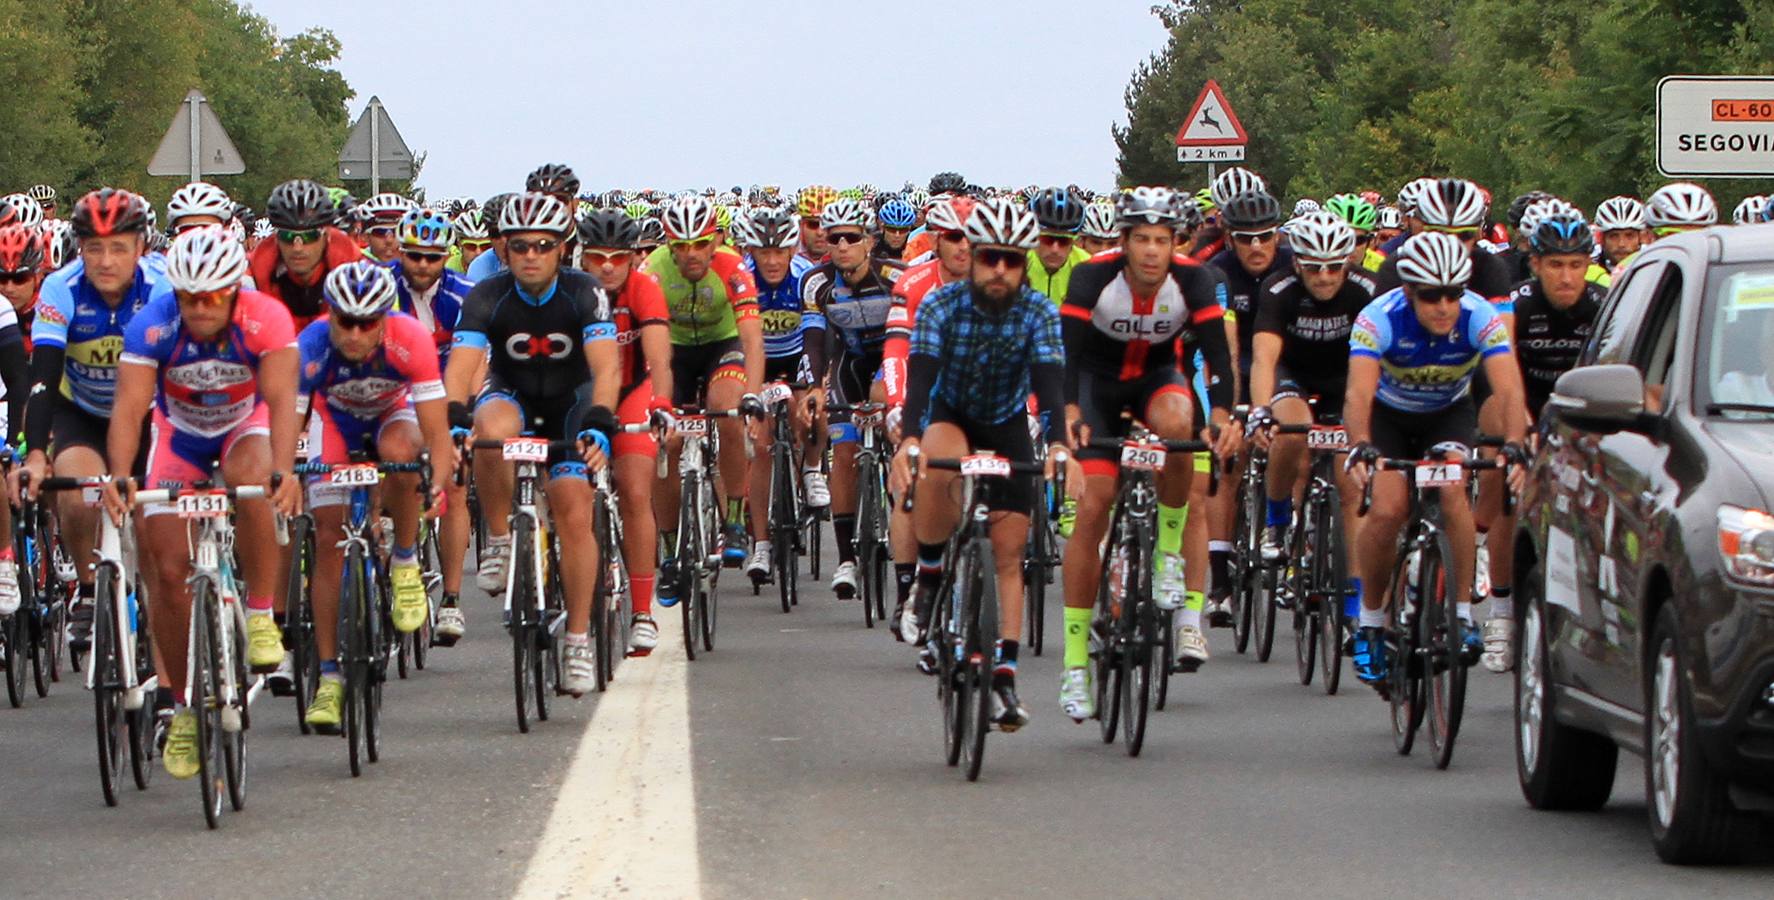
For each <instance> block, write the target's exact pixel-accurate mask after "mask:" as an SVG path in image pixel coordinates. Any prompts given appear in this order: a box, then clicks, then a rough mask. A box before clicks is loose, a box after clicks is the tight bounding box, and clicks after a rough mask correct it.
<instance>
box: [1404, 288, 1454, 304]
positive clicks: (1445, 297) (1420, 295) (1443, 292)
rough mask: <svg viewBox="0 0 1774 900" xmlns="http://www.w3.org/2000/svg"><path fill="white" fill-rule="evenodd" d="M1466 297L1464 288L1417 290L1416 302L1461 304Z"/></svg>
mask: <svg viewBox="0 0 1774 900" xmlns="http://www.w3.org/2000/svg"><path fill="white" fill-rule="evenodd" d="M1464 296H1466V289H1465V288H1463V287H1438V288H1417V293H1416V300H1417V302H1418V303H1438V304H1439V303H1459V302H1460V298H1461V297H1464Z"/></svg>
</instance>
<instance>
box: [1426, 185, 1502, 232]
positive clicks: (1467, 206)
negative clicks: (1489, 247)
mask: <svg viewBox="0 0 1774 900" xmlns="http://www.w3.org/2000/svg"><path fill="white" fill-rule="evenodd" d="M1485 206H1486V204H1485V199H1484V194H1483V192H1481V191H1480V190H1479V188H1478V185H1476V184H1473V183H1472V182H1470V181H1467V180H1466V179H1464V178H1441V179H1437V180H1435V181H1432V182H1430V183H1428V184H1426V185H1424V186H1423V188H1422V190H1421V191H1420V192H1419V193H1418V194H1417V218H1418V219H1421V220H1422V221H1423V224H1424V225H1425V226H1427V227H1429V228H1451V229H1466V228H1477V227H1478V226H1479V225H1480V224H1482V223H1483V222H1484V217H1485Z"/></svg>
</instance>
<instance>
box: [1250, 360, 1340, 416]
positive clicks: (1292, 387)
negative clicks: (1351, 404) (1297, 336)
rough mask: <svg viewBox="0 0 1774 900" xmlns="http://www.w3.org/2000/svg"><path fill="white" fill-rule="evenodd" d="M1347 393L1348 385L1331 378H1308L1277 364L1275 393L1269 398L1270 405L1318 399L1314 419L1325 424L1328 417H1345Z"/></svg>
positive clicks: (1314, 408)
mask: <svg viewBox="0 0 1774 900" xmlns="http://www.w3.org/2000/svg"><path fill="white" fill-rule="evenodd" d="M1346 393H1347V383H1346V382H1344V381H1341V380H1334V379H1329V378H1308V377H1303V376H1300V375H1297V374H1295V373H1293V372H1291V371H1289V370H1288V368H1287V367H1286V366H1284V365H1282V364H1281V363H1276V364H1275V392H1274V393H1273V394H1271V395H1270V396H1269V405H1270V406H1274V405H1275V403H1276V401H1278V400H1284V399H1288V398H1292V399H1295V400H1300V401H1307V400H1310V399H1311V398H1313V397H1317V398H1318V405H1317V406H1314V407H1313V408H1312V418H1313V419H1315V420H1317V421H1320V422H1323V421H1325V419H1326V418H1327V417H1333V418H1336V419H1341V418H1342V416H1343V395H1344V394H1346Z"/></svg>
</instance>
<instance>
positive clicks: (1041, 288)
mask: <svg viewBox="0 0 1774 900" xmlns="http://www.w3.org/2000/svg"><path fill="white" fill-rule="evenodd" d="M1084 206H1085V204H1084V200H1083V199H1082V198H1080V197H1079V196H1078V195H1076V194H1074V193H1072V192H1070V191H1068V190H1066V189H1065V188H1048V189H1047V190H1044V191H1042V192H1041V193H1039V194H1036V195H1035V199H1034V200H1033V201H1031V202H1030V204H1029V208H1030V209H1032V210H1033V211H1034V213H1035V221H1036V222H1038V223H1040V225H1041V236H1040V238H1038V239H1037V243H1036V244H1035V249H1034V250H1031V251H1029V276H1028V277H1029V287H1032V288H1034V289H1035V291H1036V292H1037V293H1039V294H1041V295H1043V296H1045V297H1046V298H1047V299H1049V300H1052V301H1053V302H1054V304H1055V305H1059V304H1063V303H1065V301H1066V285H1067V284H1068V282H1069V281H1070V280H1071V277H1072V269H1073V268H1074V267H1075V266H1077V265H1078V264H1079V263H1081V262H1083V261H1085V260H1087V259H1089V258H1090V253H1089V252H1087V251H1086V250H1084V249H1083V248H1082V247H1079V246H1078V229H1079V228H1080V227H1081V226H1083V224H1084Z"/></svg>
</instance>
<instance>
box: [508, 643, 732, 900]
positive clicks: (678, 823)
mask: <svg viewBox="0 0 1774 900" xmlns="http://www.w3.org/2000/svg"><path fill="white" fill-rule="evenodd" d="M660 643H661V645H662V646H661V647H660V648H659V649H657V650H654V651H653V653H652V654H651V655H649V656H646V657H641V658H637V659H630V660H627V661H626V662H624V663H623V664H622V666H621V668H620V669H618V670H617V679H616V683H615V684H613V685H611V686H610V691H609V693H606V694H604V695H603V696H602V697H600V698H598V708H597V712H596V713H595V714H594V715H593V716H592V720H591V722H590V724H589V725H588V726H587V727H586V730H585V737H584V738H583V739H582V740H581V741H580V743H579V750H578V752H577V753H576V754H575V755H574V757H573V762H572V765H571V767H570V768H568V770H567V777H566V779H565V780H564V781H563V782H562V784H561V791H560V796H559V797H558V798H557V799H556V800H555V805H554V812H553V813H552V814H550V815H549V818H548V825H547V827H546V828H545V829H544V830H543V833H542V840H541V842H540V843H539V844H538V845H537V847H536V853H535V855H534V856H533V857H531V859H530V865H529V868H528V869H527V870H526V871H525V873H524V880H523V883H522V884H521V885H520V886H519V887H518V891H517V895H516V896H517V897H519V898H536V900H541V898H549V900H554V898H565V897H616V896H627V897H646V898H649V900H651V898H676V897H682V898H696V897H700V896H702V861H701V858H700V857H699V855H698V853H697V840H696V791H695V785H694V783H693V777H694V773H693V771H692V769H691V765H690V699H689V694H688V690H687V688H688V685H687V679H688V674H689V673H688V668H689V662H688V660H686V659H685V658H684V648H683V645H682V644H681V643H680V642H678V641H661V642H660Z"/></svg>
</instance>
